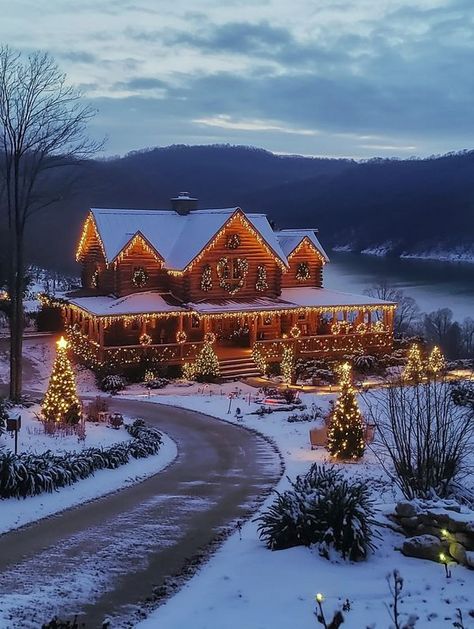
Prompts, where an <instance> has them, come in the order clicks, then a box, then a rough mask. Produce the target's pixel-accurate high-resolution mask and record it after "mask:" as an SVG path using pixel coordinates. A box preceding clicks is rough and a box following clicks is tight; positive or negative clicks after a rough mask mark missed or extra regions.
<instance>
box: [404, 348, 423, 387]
mask: <svg viewBox="0 0 474 629" xmlns="http://www.w3.org/2000/svg"><path fill="white" fill-rule="evenodd" d="M407 358H408V361H407V364H406V365H405V369H404V370H403V376H402V377H403V380H408V381H410V382H420V381H421V380H422V379H423V376H424V375H425V365H424V364H423V359H422V356H421V351H420V348H419V346H418V345H417V344H416V343H414V344H413V345H412V346H411V347H410V349H409V350H408V357H407Z"/></svg>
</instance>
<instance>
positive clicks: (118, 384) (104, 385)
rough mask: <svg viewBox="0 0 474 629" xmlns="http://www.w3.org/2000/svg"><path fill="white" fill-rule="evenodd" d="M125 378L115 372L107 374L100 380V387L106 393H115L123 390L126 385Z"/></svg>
mask: <svg viewBox="0 0 474 629" xmlns="http://www.w3.org/2000/svg"><path fill="white" fill-rule="evenodd" d="M126 384H127V383H126V381H125V378H123V377H122V376H118V375H115V374H111V375H110V376H105V378H103V379H102V380H101V382H100V388H101V390H102V391H105V392H106V393H111V394H112V395H115V394H116V393H118V392H119V391H123V390H124V389H125V385H126Z"/></svg>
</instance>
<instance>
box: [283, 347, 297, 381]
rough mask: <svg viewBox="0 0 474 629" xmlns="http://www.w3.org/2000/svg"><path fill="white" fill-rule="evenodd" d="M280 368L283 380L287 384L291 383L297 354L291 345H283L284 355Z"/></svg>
mask: <svg viewBox="0 0 474 629" xmlns="http://www.w3.org/2000/svg"><path fill="white" fill-rule="evenodd" d="M280 369H281V375H282V376H283V380H284V381H285V382H286V383H287V384H291V383H292V381H293V374H294V370H295V354H294V351H293V347H292V346H291V345H286V344H285V345H284V346H283V357H282V359H281V365H280Z"/></svg>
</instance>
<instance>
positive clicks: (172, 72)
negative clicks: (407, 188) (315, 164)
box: [0, 0, 474, 158]
mask: <svg viewBox="0 0 474 629" xmlns="http://www.w3.org/2000/svg"><path fill="white" fill-rule="evenodd" d="M0 16H1V17H0V42H1V43H7V44H10V45H11V46H13V47H15V48H17V49H20V50H22V51H25V52H29V51H31V50H35V49H40V50H47V51H49V52H50V53H51V54H52V55H53V56H54V57H55V58H56V60H57V62H58V64H59V65H60V67H61V68H62V69H63V70H64V71H65V72H66V73H67V74H68V76H69V78H70V80H71V82H73V83H75V84H76V85H78V86H80V88H81V89H82V91H83V93H84V95H85V97H86V98H88V99H89V100H90V101H91V102H92V103H93V104H94V106H96V107H97V109H98V110H99V113H98V115H97V117H96V119H95V121H94V129H93V131H94V133H95V134H97V135H101V136H102V135H106V136H107V137H108V141H107V149H106V151H107V153H109V154H116V153H125V152H127V151H129V150H133V149H138V148H143V147H148V146H157V145H159V146H164V145H168V144H175V143H184V144H209V143H216V142H218V143H221V142H229V143H233V144H251V145H254V146H260V147H264V148H267V149H269V150H271V151H274V152H281V153H301V154H305V155H327V156H352V157H357V158H366V157H371V156H376V155H377V156H393V155H396V156H400V157H409V156H412V155H430V154H435V153H444V152H447V151H451V150H459V149H463V148H474V0H258V1H257V0H252V1H248V0H220V1H219V2H217V1H214V0H173V1H163V0H155V1H153V0H82V1H81V2H76V0H0Z"/></svg>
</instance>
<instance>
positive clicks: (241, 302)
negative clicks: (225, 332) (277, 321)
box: [188, 297, 295, 314]
mask: <svg viewBox="0 0 474 629" xmlns="http://www.w3.org/2000/svg"><path fill="white" fill-rule="evenodd" d="M188 307H189V308H190V309H191V310H193V311H194V312H197V313H198V314H219V313H226V312H235V313H240V312H258V311H262V310H284V309H286V308H289V309H291V308H294V307H295V306H294V304H290V303H288V302H286V301H284V300H283V299H271V298H270V297H257V298H256V299H214V300H212V301H201V302H198V303H189V304H188Z"/></svg>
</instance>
